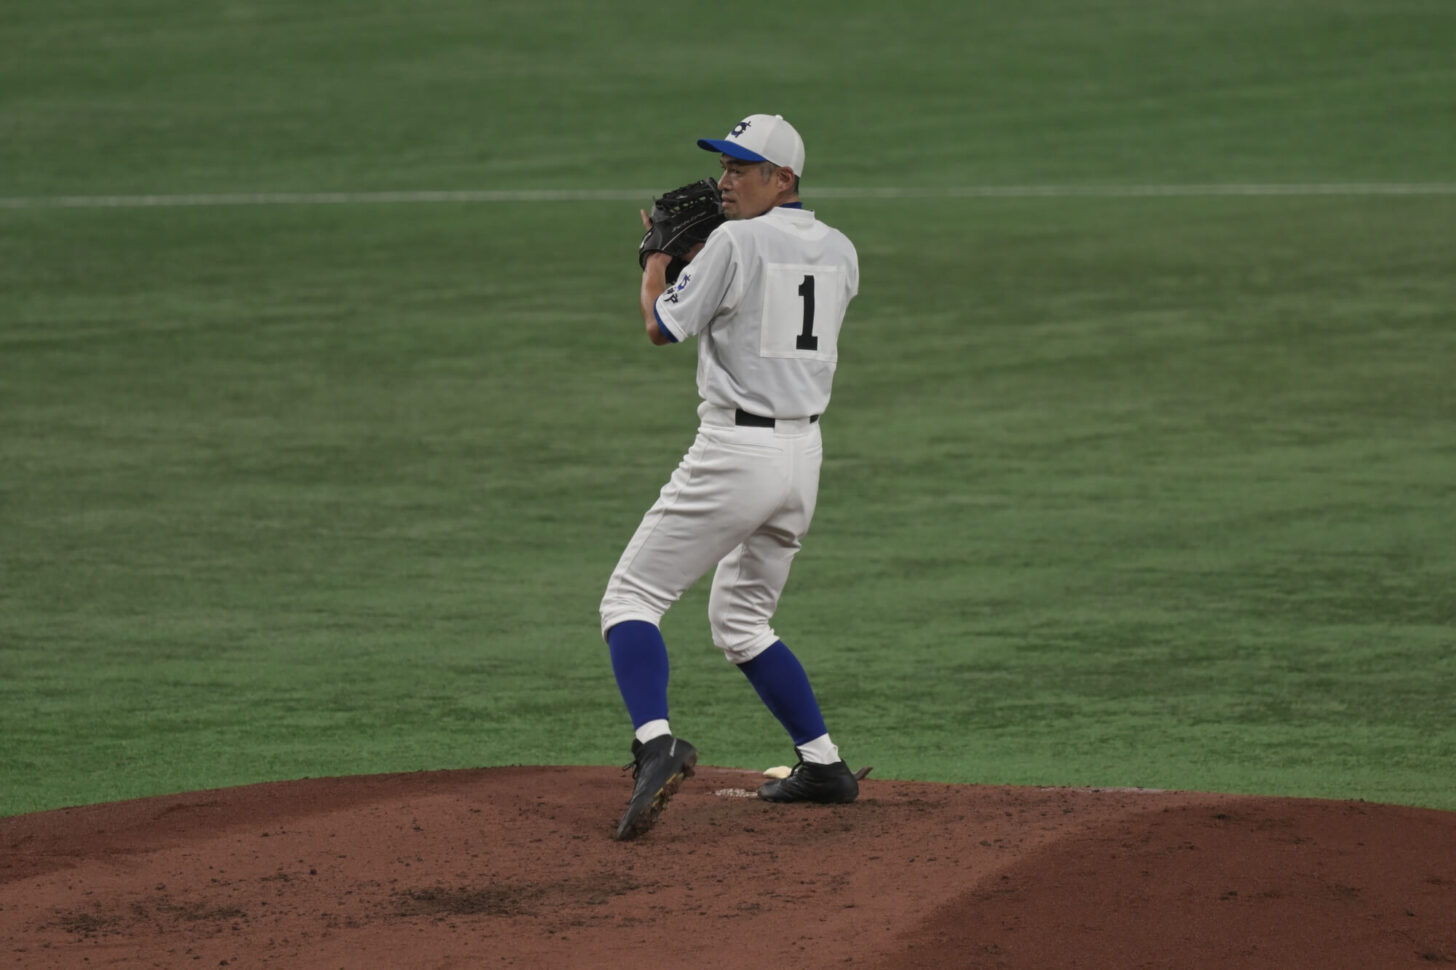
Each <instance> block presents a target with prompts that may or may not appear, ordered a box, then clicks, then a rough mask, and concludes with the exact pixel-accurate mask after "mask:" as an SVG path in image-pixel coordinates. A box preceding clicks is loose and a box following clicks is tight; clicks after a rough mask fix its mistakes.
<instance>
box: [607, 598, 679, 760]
mask: <svg viewBox="0 0 1456 970" xmlns="http://www.w3.org/2000/svg"><path fill="white" fill-rule="evenodd" d="M607 649H608V650H609V651H610V653H611V655H612V673H613V674H615V675H616V678H617V689H618V690H619V691H621V692H622V700H623V701H625V702H626V704H627V713H628V714H629V715H630V716H631V718H632V727H634V728H640V727H642V726H643V725H644V724H647V723H649V722H651V721H663V722H666V721H667V675H668V664H667V644H666V643H664V642H663V640H662V631H660V630H659V629H658V628H657V627H656V626H655V625H653V624H651V623H647V622H645V621H643V620H625V621H623V622H621V623H618V624H617V625H616V626H614V627H612V628H611V629H610V630H608V631H607ZM639 740H640V738H639Z"/></svg>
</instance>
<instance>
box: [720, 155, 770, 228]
mask: <svg viewBox="0 0 1456 970" xmlns="http://www.w3.org/2000/svg"><path fill="white" fill-rule="evenodd" d="M721 161H722V163H723V175H722V176H721V177H720V178H719V179H718V191H720V192H722V193H723V215H724V216H726V217H727V218H729V219H752V218H754V217H755V216H761V215H763V214H764V213H765V212H767V211H768V210H769V209H772V208H773V207H774V205H775V204H776V203H777V202H778V198H779V192H780V191H781V186H780V185H779V179H778V178H776V177H775V176H776V174H777V173H776V172H775V170H774V169H773V168H770V167H768V166H766V165H764V164H763V163H762V162H745V161H742V160H741V159H737V158H730V157H729V156H727V155H723V156H722V157H721Z"/></svg>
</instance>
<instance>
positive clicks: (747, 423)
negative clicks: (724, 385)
mask: <svg viewBox="0 0 1456 970" xmlns="http://www.w3.org/2000/svg"><path fill="white" fill-rule="evenodd" d="M818 420H819V415H817V414H811V415H809V423H810V424H813V423H814V422H815V421H818ZM733 423H734V424H736V425H738V426H740V427H749V428H772V427H773V426H774V419H773V418H765V417H760V416H759V415H757V414H749V413H748V412H747V411H745V410H743V409H742V408H738V409H736V410H735V411H734V412H733Z"/></svg>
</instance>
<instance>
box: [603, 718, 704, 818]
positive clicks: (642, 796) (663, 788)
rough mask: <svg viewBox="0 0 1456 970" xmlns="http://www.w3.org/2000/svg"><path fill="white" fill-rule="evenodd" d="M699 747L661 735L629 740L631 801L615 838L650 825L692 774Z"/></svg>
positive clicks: (670, 736) (680, 739) (667, 735)
mask: <svg viewBox="0 0 1456 970" xmlns="http://www.w3.org/2000/svg"><path fill="white" fill-rule="evenodd" d="M697 763H698V749H697V748H694V747H693V746H692V745H691V744H688V743H687V742H686V741H684V740H683V739H682V738H675V737H673V736H672V735H670V734H664V735H663V736H662V737H660V738H653V739H652V740H651V741H648V742H647V743H646V744H643V743H642V742H641V741H633V742H632V765H631V768H632V777H633V778H634V779H635V780H636V783H635V784H634V785H633V786H632V800H631V801H629V802H628V803H627V814H626V815H623V816H622V821H621V824H619V825H618V826H617V840H618V841H626V840H627V839H632V838H636V837H637V836H639V835H641V834H642V833H643V832H646V831H647V830H648V829H650V828H651V827H652V823H653V822H656V821H657V816H658V815H660V814H661V813H662V809H663V808H664V807H665V806H666V805H667V800H668V799H669V798H671V797H672V796H673V795H675V794H677V790H678V788H680V787H682V783H683V779H684V778H691V777H692V776H693V765H695V764H697Z"/></svg>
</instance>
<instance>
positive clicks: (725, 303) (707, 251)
mask: <svg viewBox="0 0 1456 970" xmlns="http://www.w3.org/2000/svg"><path fill="white" fill-rule="evenodd" d="M736 267H737V260H736V259H735V243H734V241H733V239H732V237H731V236H730V235H729V233H726V232H723V231H722V230H721V229H719V230H718V231H715V232H714V233H713V234H712V235H711V236H709V237H708V242H707V244H706V245H704V246H703V248H702V250H701V251H700V252H699V253H698V255H697V256H695V257H694V258H693V261H692V262H691V263H689V264H688V265H687V266H686V267H684V268H683V271H682V273H681V274H679V275H678V278H677V282H676V283H674V284H672V285H671V286H669V287H668V288H667V289H666V290H664V291H663V293H662V295H661V296H659V297H658V298H657V303H656V304H655V306H654V307H653V309H654V311H655V312H656V314H657V325H658V327H660V328H661V329H662V331H663V332H664V333H665V334H667V336H668V337H670V338H671V339H672V340H673V341H674V342H680V341H683V340H686V339H687V338H688V337H694V336H697V335H698V334H699V333H702V331H703V329H704V328H705V327H707V325H708V324H709V323H710V322H711V321H712V319H713V317H714V315H716V314H717V313H718V311H719V310H720V309H729V308H731V306H732V302H731V301H732V290H733V286H734V283H735V282H736V277H737V272H736Z"/></svg>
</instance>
